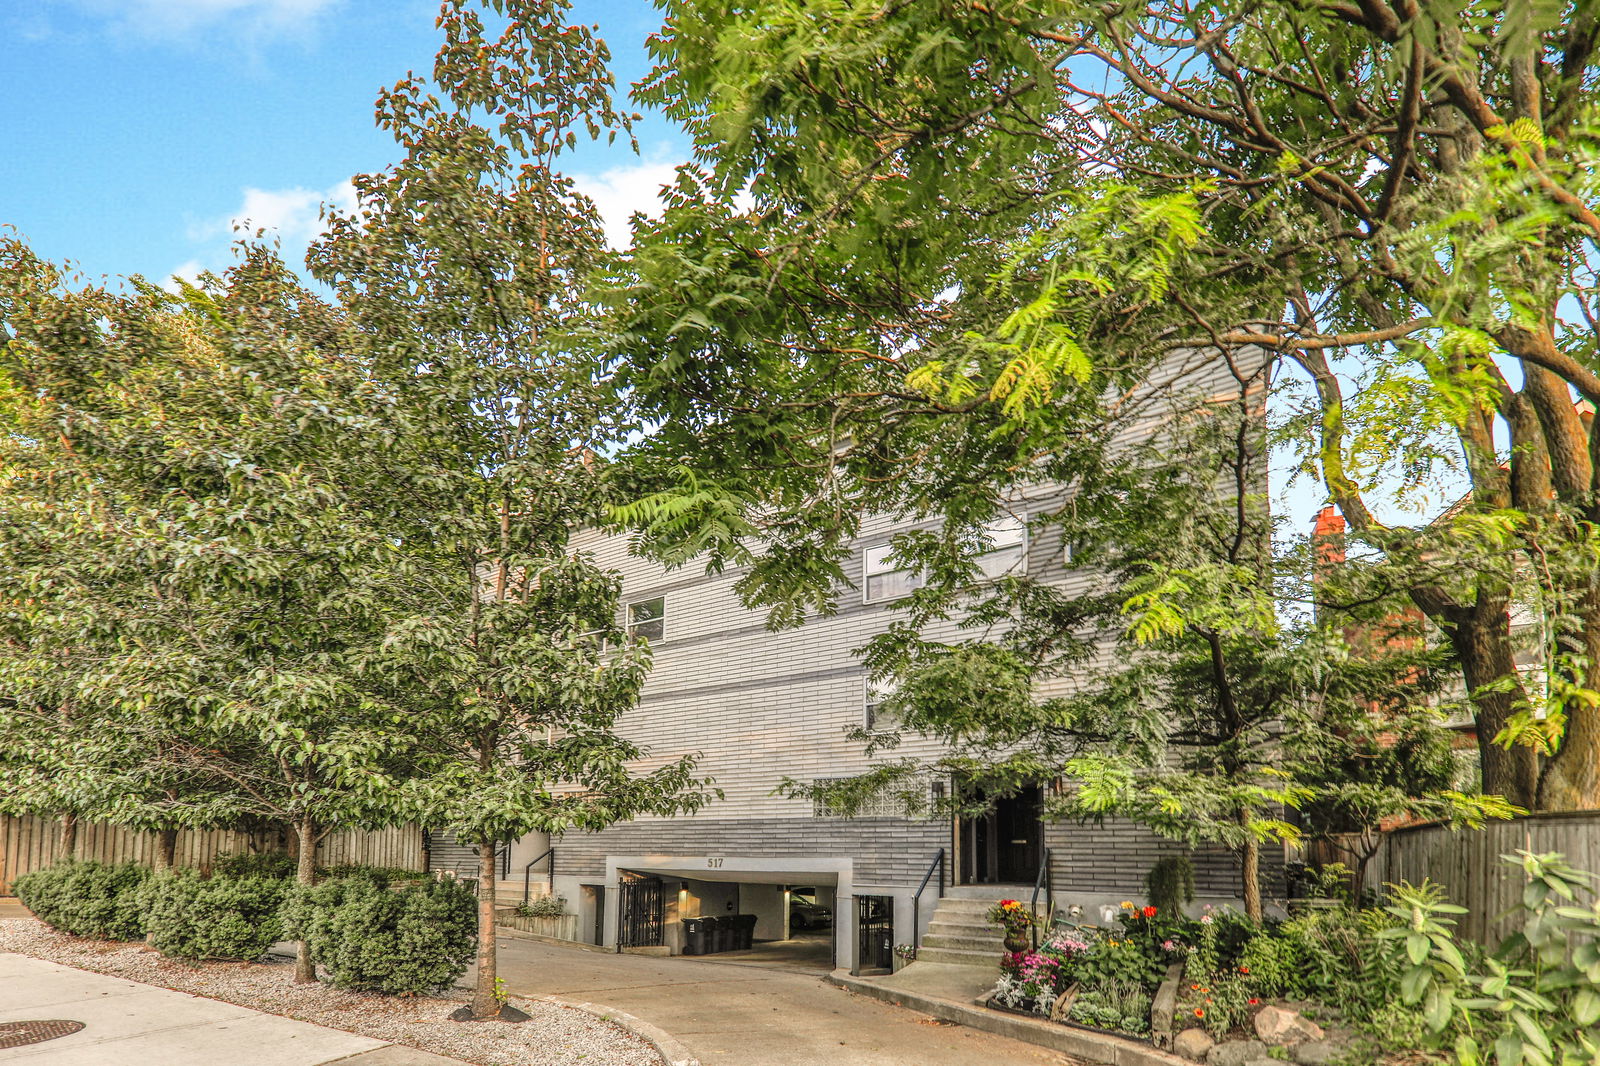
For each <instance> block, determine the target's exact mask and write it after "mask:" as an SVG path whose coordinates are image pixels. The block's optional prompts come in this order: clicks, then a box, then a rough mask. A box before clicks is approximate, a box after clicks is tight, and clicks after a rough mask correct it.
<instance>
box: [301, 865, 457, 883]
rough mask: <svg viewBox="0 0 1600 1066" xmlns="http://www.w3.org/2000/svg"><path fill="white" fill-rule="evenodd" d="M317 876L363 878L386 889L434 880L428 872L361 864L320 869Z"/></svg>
mask: <svg viewBox="0 0 1600 1066" xmlns="http://www.w3.org/2000/svg"><path fill="white" fill-rule="evenodd" d="M317 874H318V877H319V879H320V880H324V881H338V880H343V879H345V878H350V877H361V878H365V879H366V880H368V881H371V882H373V883H374V884H377V885H382V886H384V887H387V886H389V885H392V884H395V883H397V882H404V881H426V880H430V879H431V878H432V875H431V874H429V873H428V872H427V871H426V870H410V869H407V868H405V867H404V866H368V865H366V864H365V863H359V862H346V863H340V864H339V865H338V866H328V867H325V868H319V869H318V870H317Z"/></svg>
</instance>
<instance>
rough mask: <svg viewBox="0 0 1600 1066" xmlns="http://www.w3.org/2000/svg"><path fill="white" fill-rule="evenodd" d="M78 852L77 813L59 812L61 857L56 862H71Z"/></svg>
mask: <svg viewBox="0 0 1600 1066" xmlns="http://www.w3.org/2000/svg"><path fill="white" fill-rule="evenodd" d="M77 852H78V812H77V811H62V812H61V855H60V858H59V860H58V861H60V862H71V861H72V860H73V859H75V858H77V857H78V856H77Z"/></svg>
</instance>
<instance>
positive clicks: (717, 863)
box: [706, 859, 722, 870]
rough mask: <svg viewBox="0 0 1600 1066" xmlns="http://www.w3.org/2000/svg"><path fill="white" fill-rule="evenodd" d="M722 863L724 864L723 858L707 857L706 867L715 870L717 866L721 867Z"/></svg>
mask: <svg viewBox="0 0 1600 1066" xmlns="http://www.w3.org/2000/svg"><path fill="white" fill-rule="evenodd" d="M721 865H722V860H721V859H707V860H706V867H707V868H708V869H712V870H715V869H716V868H717V867H719V866H721Z"/></svg>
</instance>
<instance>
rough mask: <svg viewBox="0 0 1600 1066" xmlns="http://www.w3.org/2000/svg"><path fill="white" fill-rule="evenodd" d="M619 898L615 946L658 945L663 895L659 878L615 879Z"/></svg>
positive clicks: (619, 947)
mask: <svg viewBox="0 0 1600 1066" xmlns="http://www.w3.org/2000/svg"><path fill="white" fill-rule="evenodd" d="M617 891H618V892H619V893H620V894H621V895H620V899H619V908H620V909H619V910H618V925H617V948H618V949H619V950H620V949H622V948H653V947H660V946H661V933H662V925H663V924H664V923H663V918H664V909H665V908H664V897H663V894H662V889H661V881H660V880H659V879H657V878H654V877H642V878H639V879H637V880H632V881H626V880H625V881H619V882H617Z"/></svg>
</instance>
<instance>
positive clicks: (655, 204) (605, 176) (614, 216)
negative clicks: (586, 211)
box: [573, 159, 678, 248]
mask: <svg viewBox="0 0 1600 1066" xmlns="http://www.w3.org/2000/svg"><path fill="white" fill-rule="evenodd" d="M677 169H678V164H677V163H674V162H670V161H666V160H661V159H656V160H653V161H642V162H638V163H633V164H630V165H628V166H620V167H612V168H610V169H609V170H603V171H601V172H600V173H599V174H577V175H574V176H573V181H574V183H575V184H576V185H577V186H578V191H579V192H581V193H583V194H584V195H585V196H587V197H589V199H591V200H593V201H594V203H595V206H596V207H597V208H599V209H600V217H601V218H602V219H603V220H604V221H605V228H606V241H607V243H609V244H610V245H611V246H612V247H613V248H626V247H628V245H629V244H630V243H631V242H632V239H633V231H632V230H631V229H630V228H629V226H628V219H630V218H632V217H633V215H634V214H635V213H636V212H643V213H644V214H645V215H648V216H651V217H654V216H656V215H658V214H660V212H661V187H662V186H663V185H670V184H672V182H673V179H674V177H675V176H676V171H677Z"/></svg>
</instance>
